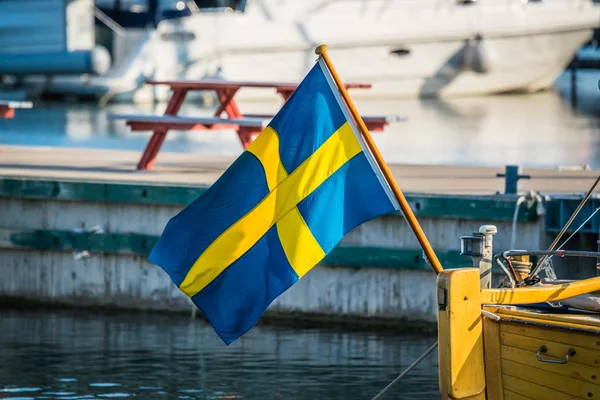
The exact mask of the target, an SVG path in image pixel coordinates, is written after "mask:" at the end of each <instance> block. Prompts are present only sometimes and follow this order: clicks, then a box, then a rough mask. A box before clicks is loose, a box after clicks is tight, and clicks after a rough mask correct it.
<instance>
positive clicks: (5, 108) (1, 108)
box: [0, 100, 33, 118]
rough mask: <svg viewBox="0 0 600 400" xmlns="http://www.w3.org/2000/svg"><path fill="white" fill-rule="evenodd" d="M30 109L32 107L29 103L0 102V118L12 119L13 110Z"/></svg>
mask: <svg viewBox="0 0 600 400" xmlns="http://www.w3.org/2000/svg"><path fill="white" fill-rule="evenodd" d="M32 107H33V105H32V103H31V102H29V101H9V100H0V118H14V116H15V109H17V108H32Z"/></svg>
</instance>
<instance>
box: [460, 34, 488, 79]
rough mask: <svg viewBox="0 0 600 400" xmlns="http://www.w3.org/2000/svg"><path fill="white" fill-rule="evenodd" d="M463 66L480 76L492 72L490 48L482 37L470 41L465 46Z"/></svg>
mask: <svg viewBox="0 0 600 400" xmlns="http://www.w3.org/2000/svg"><path fill="white" fill-rule="evenodd" d="M463 55H464V58H463V65H464V67H465V69H468V70H471V71H473V72H476V73H478V74H485V73H488V72H489V71H490V64H491V63H490V61H491V57H490V51H489V46H488V45H487V43H486V42H485V41H484V39H483V37H482V36H481V35H479V34H478V35H477V36H476V37H475V38H474V39H470V40H469V41H468V42H467V44H466V45H465V50H464V53H463Z"/></svg>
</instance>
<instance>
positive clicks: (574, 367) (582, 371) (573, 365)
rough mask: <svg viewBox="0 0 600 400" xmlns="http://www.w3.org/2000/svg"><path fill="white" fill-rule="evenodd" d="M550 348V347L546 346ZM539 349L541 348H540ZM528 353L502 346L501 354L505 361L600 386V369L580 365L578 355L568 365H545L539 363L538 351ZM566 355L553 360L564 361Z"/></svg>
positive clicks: (545, 355)
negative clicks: (577, 360)
mask: <svg viewBox="0 0 600 400" xmlns="http://www.w3.org/2000/svg"><path fill="white" fill-rule="evenodd" d="M546 347H548V345H546ZM538 349H539V346H538ZM538 349H536V350H535V351H528V350H523V349H518V348H516V347H510V346H506V345H502V347H501V354H502V358H503V359H505V360H510V361H514V362H517V363H519V364H524V365H529V366H531V367H533V368H537V369H541V370H544V371H549V372H554V373H556V374H558V375H561V376H567V377H569V378H573V379H577V380H579V381H582V382H587V383H590V384H592V385H595V386H598V383H599V382H598V377H599V376H600V368H597V367H590V366H589V365H584V364H579V363H577V362H576V361H575V360H576V359H577V354H575V356H573V357H572V358H570V359H569V361H568V362H567V363H566V364H554V363H545V362H541V361H538V359H537V354H536V353H537V350H538ZM564 356H565V354H562V356H559V357H557V358H553V359H564ZM543 358H552V357H550V356H549V355H548V354H544V355H543Z"/></svg>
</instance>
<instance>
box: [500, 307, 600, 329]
mask: <svg viewBox="0 0 600 400" xmlns="http://www.w3.org/2000/svg"><path fill="white" fill-rule="evenodd" d="M498 312H499V313H500V314H502V315H503V316H514V317H523V318H529V319H539V320H543V321H549V322H556V323H564V324H570V325H581V326H588V327H589V326H592V327H598V328H600V316H599V315H598V314H591V313H581V314H572V313H571V314H559V313H556V314H552V313H539V312H536V311H532V310H528V309H525V308H515V309H508V308H505V307H502V308H500V309H499V311H498ZM598 331H599V332H600V329H598Z"/></svg>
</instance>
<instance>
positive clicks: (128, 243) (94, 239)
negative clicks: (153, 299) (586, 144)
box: [0, 229, 464, 271]
mask: <svg viewBox="0 0 600 400" xmlns="http://www.w3.org/2000/svg"><path fill="white" fill-rule="evenodd" d="M157 241H158V236H154V235H145V234H139V233H93V232H74V231H56V230H42V229H40V230H13V229H0V248H8V249H13V248H20V249H36V250H56V251H59V250H60V251H71V250H79V251H83V250H88V251H90V252H101V253H108V254H143V255H147V254H150V251H151V250H152V247H154V245H155V244H156V242H157ZM422 253H423V252H422V250H421V249H397V248H396V249H395V248H383V247H363V246H358V245H355V246H353V245H338V246H336V247H335V248H334V249H333V250H331V252H330V253H329V254H328V255H327V256H326V257H325V259H324V260H323V261H322V264H323V265H330V266H344V267H372V268H390V269H410V270H424V271H429V270H431V267H430V266H429V265H428V264H426V263H425V261H424V260H423V256H422ZM437 254H438V257H439V258H440V261H442V262H443V263H444V265H447V266H448V267H449V268H450V267H454V268H460V267H462V266H463V264H462V262H464V259H463V258H462V257H461V256H460V253H459V252H458V251H453V250H450V251H445V252H444V251H440V252H438V253H437Z"/></svg>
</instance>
